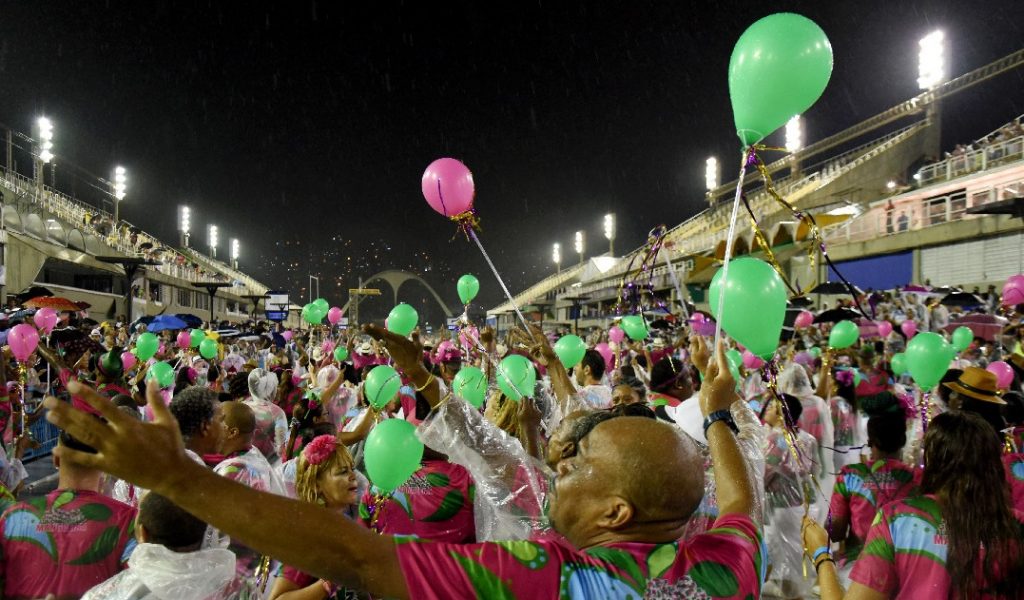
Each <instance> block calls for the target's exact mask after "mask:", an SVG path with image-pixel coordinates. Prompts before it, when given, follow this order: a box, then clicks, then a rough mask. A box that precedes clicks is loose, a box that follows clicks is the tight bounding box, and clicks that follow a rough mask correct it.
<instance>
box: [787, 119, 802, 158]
mask: <svg viewBox="0 0 1024 600" xmlns="http://www.w3.org/2000/svg"><path fill="white" fill-rule="evenodd" d="M803 129H804V128H803V123H802V122H801V121H800V115H797V116H795V117H793V118H792V119H790V120H789V121H788V122H787V123H786V151H787V152H796V151H798V150H800V149H801V148H803V147H804V131H803Z"/></svg>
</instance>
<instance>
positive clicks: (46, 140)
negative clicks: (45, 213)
mask: <svg viewBox="0 0 1024 600" xmlns="http://www.w3.org/2000/svg"><path fill="white" fill-rule="evenodd" d="M34 158H35V160H34V161H33V165H34V167H35V179H36V194H37V195H38V196H40V197H41V196H42V195H43V185H44V184H45V181H44V179H45V175H46V163H48V162H50V161H51V160H53V123H52V122H51V121H50V119H48V118H47V117H39V118H38V119H36V151H35V157H34Z"/></svg>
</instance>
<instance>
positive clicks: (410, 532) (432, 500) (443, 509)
mask: <svg viewBox="0 0 1024 600" xmlns="http://www.w3.org/2000/svg"><path fill="white" fill-rule="evenodd" d="M473 494H474V488H473V480H472V478H470V476H469V472H468V471H466V469H464V468H462V467H460V466H459V465H455V464H452V463H449V462H447V461H443V460H425V461H423V464H422V466H421V467H420V469H419V470H418V471H416V472H415V473H414V474H413V476H412V477H410V478H409V481H407V482H405V483H404V484H402V485H401V486H399V487H398V489H396V490H395V491H394V492H392V493H390V494H382V493H381V492H380V490H378V489H377V488H376V487H373V486H371V487H370V489H368V490H366V492H365V493H363V496H362V500H361V501H360V503H359V519H360V521H361V522H362V523H363V525H365V526H367V527H369V528H371V529H373V530H375V531H377V532H380V533H386V534H388V535H398V536H411V537H417V538H423V539H427V540H434V541H439V542H454V543H467V542H473V541H476V526H475V525H474V522H473Z"/></svg>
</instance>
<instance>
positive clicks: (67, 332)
mask: <svg viewBox="0 0 1024 600" xmlns="http://www.w3.org/2000/svg"><path fill="white" fill-rule="evenodd" d="M86 337H88V336H86V334H85V332H84V331H82V330H81V329H78V328H77V327H62V328H61V329H54V330H53V332H52V333H50V341H51V342H53V343H54V344H56V345H58V346H62V345H64V344H70V343H71V342H74V341H77V340H81V339H83V338H86Z"/></svg>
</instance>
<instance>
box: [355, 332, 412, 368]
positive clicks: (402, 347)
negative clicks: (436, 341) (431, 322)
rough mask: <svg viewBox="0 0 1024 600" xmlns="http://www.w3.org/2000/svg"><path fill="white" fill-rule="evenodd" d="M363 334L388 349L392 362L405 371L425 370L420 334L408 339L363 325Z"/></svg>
mask: <svg viewBox="0 0 1024 600" xmlns="http://www.w3.org/2000/svg"><path fill="white" fill-rule="evenodd" d="M363 333H365V334H367V335H369V336H370V337H372V338H373V339H375V340H377V341H378V342H380V343H381V344H384V347H385V348H387V349H388V354H390V355H391V358H392V360H394V361H395V364H396V365H398V366H399V368H401V369H402V370H403V371H411V370H415V369H416V368H423V344H422V343H421V342H420V336H419V332H413V334H412V335H411V336H410V337H408V338H406V337H403V336H400V335H398V334H397V333H392V332H390V331H388V330H387V329H384V328H383V327H377V326H376V325H363Z"/></svg>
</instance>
